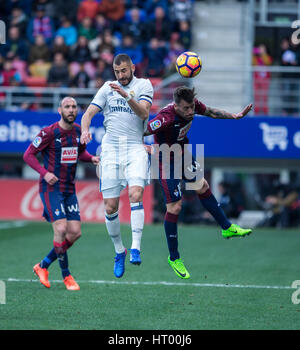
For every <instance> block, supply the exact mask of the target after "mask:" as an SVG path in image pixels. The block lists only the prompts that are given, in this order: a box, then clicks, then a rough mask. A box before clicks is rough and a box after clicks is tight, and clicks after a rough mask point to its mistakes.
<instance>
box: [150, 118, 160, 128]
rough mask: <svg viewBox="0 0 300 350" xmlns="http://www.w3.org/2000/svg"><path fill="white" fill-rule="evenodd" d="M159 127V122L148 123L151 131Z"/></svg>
mask: <svg viewBox="0 0 300 350" xmlns="http://www.w3.org/2000/svg"><path fill="white" fill-rule="evenodd" d="M160 127H161V121H160V120H155V121H154V122H152V123H150V128H151V129H152V130H156V129H158V128H160Z"/></svg>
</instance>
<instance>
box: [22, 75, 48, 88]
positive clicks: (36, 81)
mask: <svg viewBox="0 0 300 350" xmlns="http://www.w3.org/2000/svg"><path fill="white" fill-rule="evenodd" d="M25 85H27V86H31V87H35V86H39V87H45V86H46V85H47V80H46V79H45V78H42V77H30V76H28V77H26V79H25Z"/></svg>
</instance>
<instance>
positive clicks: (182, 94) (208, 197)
mask: <svg viewBox="0 0 300 350" xmlns="http://www.w3.org/2000/svg"><path fill="white" fill-rule="evenodd" d="M173 95H174V101H173V103H170V104H169V105H167V106H166V107H165V108H163V109H161V110H160V112H159V113H158V114H157V115H156V117H155V118H154V119H152V120H151V121H149V122H148V125H147V131H146V133H145V135H151V134H153V135H154V140H155V144H157V145H159V146H161V145H167V146H169V147H171V146H174V145H179V146H180V147H179V154H177V155H176V157H175V156H173V154H172V153H170V154H169V155H170V157H169V159H167V161H165V162H164V158H163V157H161V154H159V162H158V163H159V165H158V166H159V170H158V172H159V176H158V178H159V183H160V186H161V189H162V191H163V195H164V199H165V202H166V206H167V211H166V215H165V220H164V228H165V234H166V238H167V243H168V248H169V253H170V255H169V257H168V262H169V264H170V266H171V267H172V268H173V270H174V272H175V273H176V275H177V276H178V277H180V278H183V279H187V278H189V277H190V274H189V272H188V271H187V269H186V268H185V266H184V264H183V261H182V259H181V258H180V254H179V251H178V234H177V221H178V216H179V214H180V211H181V204H182V199H181V187H180V186H181V179H182V180H183V181H184V182H185V183H188V184H189V187H187V189H192V188H193V189H194V190H195V191H196V193H197V195H198V197H199V200H200V201H201V203H202V205H203V206H204V208H205V209H206V210H207V211H208V212H209V213H210V214H211V215H212V216H213V218H214V219H215V220H216V222H217V223H218V224H219V225H220V227H221V228H222V235H223V237H224V238H231V237H244V236H246V235H249V234H250V233H251V232H252V230H251V229H243V228H241V227H239V226H238V225H236V224H232V223H231V222H230V221H229V220H228V218H227V217H226V215H225V214H224V212H223V210H222V208H221V207H220V206H219V203H218V202H217V200H216V198H215V197H214V195H213V193H212V192H211V190H210V187H209V184H208V182H207V181H206V180H205V178H204V177H203V175H202V176H201V173H200V172H199V169H198V168H200V167H201V164H200V163H199V162H197V159H195V158H194V157H191V158H190V159H188V161H190V162H191V163H189V162H188V161H186V163H187V164H185V161H184V157H188V155H187V154H186V153H185V152H184V150H185V149H184V145H186V144H188V143H189V141H188V138H187V133H188V131H189V129H190V128H191V126H192V122H193V119H194V115H195V114H200V115H204V116H207V117H210V118H220V119H240V118H243V117H244V116H245V115H246V114H247V113H248V112H249V111H250V110H251V108H252V104H249V105H248V106H246V107H245V108H244V109H243V110H242V111H241V112H240V113H237V114H234V113H229V112H226V111H222V110H219V109H217V108H211V107H208V106H205V105H204V104H203V103H201V102H200V101H199V100H197V99H196V98H195V92H194V89H190V88H187V87H185V86H181V87H178V88H176V89H175V91H174V94H173ZM154 149H155V147H154ZM177 157H179V158H177ZM152 159H153V158H152ZM176 164H182V169H180V172H181V173H180V174H177V173H176ZM167 168H168V169H167ZM197 172H198V174H199V175H200V176H199V175H197ZM165 175H168V176H169V177H168V178H167V176H165ZM177 175H180V176H177Z"/></svg>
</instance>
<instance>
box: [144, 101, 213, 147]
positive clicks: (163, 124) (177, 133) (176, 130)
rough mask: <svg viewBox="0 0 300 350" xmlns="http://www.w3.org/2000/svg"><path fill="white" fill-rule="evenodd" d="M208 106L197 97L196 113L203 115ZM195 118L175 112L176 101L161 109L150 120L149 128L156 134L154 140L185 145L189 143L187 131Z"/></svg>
mask: <svg viewBox="0 0 300 350" xmlns="http://www.w3.org/2000/svg"><path fill="white" fill-rule="evenodd" d="M205 110H206V106H205V105H204V104H203V103H201V102H200V101H198V100H197V99H195V114H200V115H203V114H204V113H205ZM192 122H193V120H185V119H183V118H181V117H180V116H178V115H177V114H176V112H175V108H174V103H171V104H169V105H167V106H166V107H164V108H163V109H161V110H160V111H159V113H158V114H157V116H156V117H155V118H154V119H152V120H151V121H149V122H148V125H147V130H148V131H149V133H151V134H154V142H155V143H157V144H159V145H161V144H167V145H169V146H172V145H173V144H175V143H178V144H180V145H181V146H183V145H184V144H186V143H188V138H187V136H186V135H187V133H188V131H189V130H190V127H191V126H192Z"/></svg>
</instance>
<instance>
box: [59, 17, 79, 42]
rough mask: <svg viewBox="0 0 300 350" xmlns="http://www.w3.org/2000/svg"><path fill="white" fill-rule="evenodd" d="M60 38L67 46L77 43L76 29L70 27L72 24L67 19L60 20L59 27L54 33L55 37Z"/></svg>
mask: <svg viewBox="0 0 300 350" xmlns="http://www.w3.org/2000/svg"><path fill="white" fill-rule="evenodd" d="M57 35H58V36H62V37H63V38H64V42H65V44H66V45H67V46H72V45H74V44H76V41H77V29H76V27H75V26H73V25H72V22H71V21H70V19H69V18H68V17H62V18H61V25H60V27H59V28H58V30H57V31H56V36H57Z"/></svg>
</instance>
